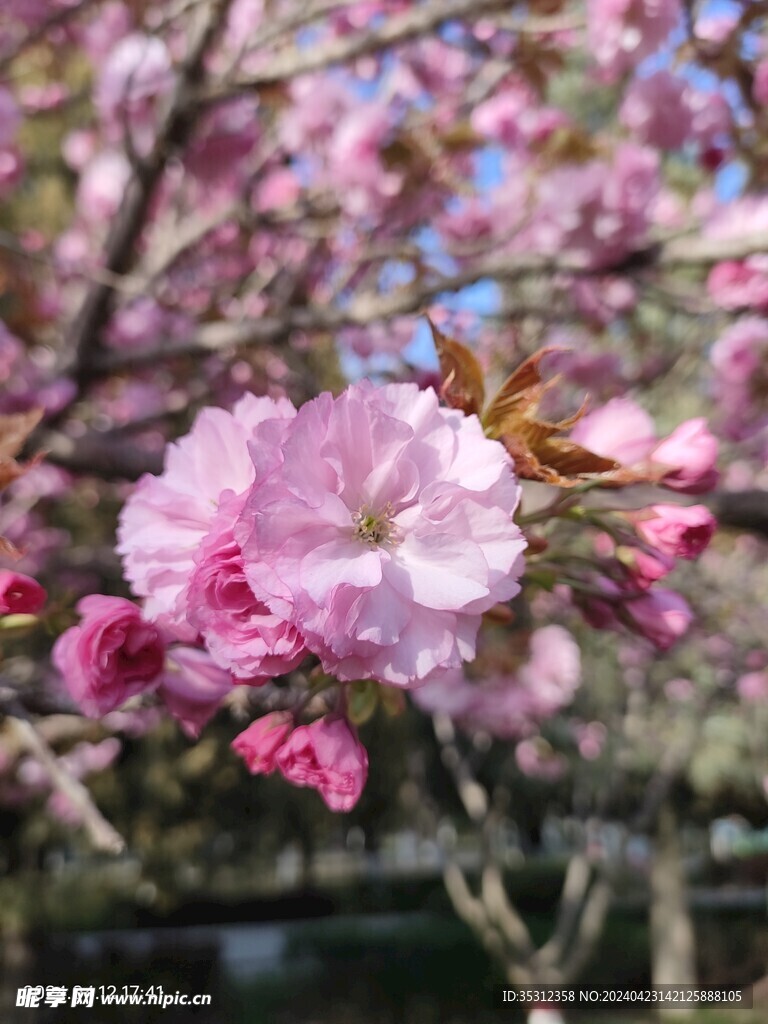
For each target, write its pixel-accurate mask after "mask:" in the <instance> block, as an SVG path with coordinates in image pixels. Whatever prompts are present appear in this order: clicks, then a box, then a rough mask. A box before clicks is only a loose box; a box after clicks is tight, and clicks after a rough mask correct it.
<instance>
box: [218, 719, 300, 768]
mask: <svg viewBox="0 0 768 1024" xmlns="http://www.w3.org/2000/svg"><path fill="white" fill-rule="evenodd" d="M292 728H293V716H292V715H291V713H290V712H289V711H273V712H272V714H270V715H264V717H263V718H257V719H256V721H255V722H251V724H250V725H249V726H248V728H247V729H246V730H245V731H244V732H241V733H240V734H239V736H235V738H234V739H233V740H232V743H231V744H230V746H231V747H232V749H233V750H234V751H235V753H236V754H239V755H240V757H242V759H243V760H244V761H245V763H246V765H247V767H248V771H249V772H250V773H251V774H252V775H269V774H270V773H271V772H273V771H274V770H275V767H276V764H275V755H276V754H277V753H278V751H279V750H280V748H281V747H282V745H283V744H284V743H285V741H286V739H287V738H288V734H289V733H290V731H291V729H292Z"/></svg>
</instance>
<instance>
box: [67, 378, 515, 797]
mask: <svg viewBox="0 0 768 1024" xmlns="http://www.w3.org/2000/svg"><path fill="white" fill-rule="evenodd" d="M519 496H520V486H519V484H518V481H517V479H516V477H515V474H514V470H513V465H512V461H511V459H510V457H509V456H508V455H507V453H506V451H505V450H504V448H503V446H502V445H501V444H499V443H498V442H496V441H492V440H489V439H488V438H486V437H485V435H484V433H483V430H482V427H481V425H480V423H479V421H478V420H477V418H476V417H474V416H465V415H464V414H463V413H461V412H458V411H455V410H449V409H446V408H443V407H441V406H440V405H439V403H438V398H437V395H436V394H435V392H434V391H433V390H432V389H431V388H429V389H426V390H419V389H418V388H417V386H416V385H415V384H392V385H387V386H385V387H379V388H377V387H374V386H373V385H371V384H369V383H368V382H363V383H361V384H358V385H353V386H351V387H349V388H347V390H346V391H345V392H343V393H342V394H341V395H340V396H339V397H338V398H335V399H334V398H333V397H332V396H331V395H330V394H327V393H326V394H322V395H320V396H319V397H318V398H317V399H315V400H313V401H311V402H308V403H306V404H305V405H304V406H302V408H301V409H300V410H299V411H298V412H297V411H296V410H295V409H294V407H293V406H292V405H291V404H290V403H289V402H287V401H285V400H280V401H273V400H272V399H269V398H255V397H254V396H253V395H247V396H245V397H244V398H243V399H241V400H240V401H239V402H238V403H237V405H236V406H235V407H234V409H233V411H232V412H231V413H228V412H225V411H224V410H222V409H204V410H203V411H202V412H201V413H200V414H199V415H198V417H197V419H196V420H195V423H194V425H193V427H192V430H191V431H190V433H189V434H187V435H186V436H185V437H183V438H181V440H179V441H178V442H176V443H175V444H173V445H170V446H169V448H168V452H167V456H166V462H165V470H164V471H163V473H162V474H161V475H160V476H157V477H154V476H146V477H144V478H143V479H142V480H141V481H140V482H139V484H138V486H137V487H136V489H135V491H134V492H133V494H132V495H131V497H130V498H129V499H128V501H127V502H126V504H125V507H124V509H123V512H122V514H121V520H120V527H119V531H118V538H119V544H118V551H119V552H120V554H121V555H122V556H123V560H124V566H125V574H126V578H127V580H128V581H129V583H130V585H131V587H132V589H133V591H134V593H135V594H136V596H137V597H139V598H141V599H143V610H142V609H140V608H139V606H138V605H136V604H134V603H133V602H131V601H127V600H125V599H123V598H118V597H106V596H100V595H93V596H89V597H86V598H84V599H83V600H82V601H81V602H80V604H79V605H78V611H79V612H80V614H81V616H82V621H81V623H80V624H79V625H77V626H74V627H72V628H71V629H69V630H67V631H66V632H65V633H64V634H62V636H61V637H59V639H58V641H57V642H56V645H55V648H54V654H53V660H54V663H55V665H56V667H57V668H58V670H59V671H60V673H61V675H62V677H63V679H64V681H65V683H66V686H67V689H68V691H69V693H70V695H71V696H72V697H73V698H74V700H75V701H76V702H77V703H78V705H79V706H80V708H81V709H82V710H83V712H84V713H85V714H87V715H91V716H103V715H105V714H107V713H108V712H110V711H113V710H114V709H115V708H118V707H120V706H121V705H122V704H123V703H124V702H125V701H126V700H128V699H129V698H131V697H134V696H137V695H139V694H142V693H147V692H149V691H152V692H156V693H157V695H158V696H159V698H160V699H161V700H162V701H163V702H164V703H165V704H166V706H167V708H168V709H169V711H170V712H171V714H173V715H175V716H176V717H177V718H178V719H179V720H180V721H181V722H182V724H183V725H184V726H185V728H186V729H187V731H188V732H190V733H191V734H193V735H194V734H196V733H197V732H199V729H200V727H201V726H202V724H204V722H205V721H206V720H207V719H208V718H209V717H210V716H211V715H212V714H213V712H214V711H215V709H216V707H218V705H219V704H220V703H221V701H222V700H223V699H224V698H225V697H226V696H227V694H228V693H229V692H230V690H231V689H232V686H233V685H234V684H235V683H236V682H237V683H243V684H247V685H251V686H258V685H261V684H263V683H265V682H267V681H269V680H270V679H273V678H274V677H277V676H283V675H286V674H287V673H290V672H291V671H292V670H294V669H296V668H297V667H298V666H299V665H300V664H301V663H302V662H303V661H304V659H305V658H306V657H307V656H308V655H314V656H315V658H316V659H317V660H319V662H320V665H321V666H322V669H323V670H324V671H325V672H326V673H329V674H330V675H331V676H333V677H335V679H336V680H338V681H340V682H341V683H344V682H351V681H354V680H358V679H372V680H376V681H377V682H379V683H382V684H388V685H393V686H400V687H411V686H414V685H416V684H418V683H420V682H421V681H423V680H424V679H425V678H426V677H427V676H429V675H431V674H433V673H435V672H440V671H447V670H458V669H460V667H461V664H462V662H463V661H471V660H472V659H473V658H474V656H475V643H476V638H477V633H478V629H479V626H480V620H481V617H482V615H483V613H484V612H486V611H488V610H489V609H491V608H492V607H493V606H494V605H496V604H497V603H498V602H503V601H507V600H509V599H510V598H512V597H514V595H515V594H517V593H518V591H519V590H520V582H519V578H520V576H521V575H522V572H523V567H524V562H523V552H524V550H525V547H526V541H525V538H524V537H523V534H522V532H521V530H520V529H519V527H518V526H517V525H516V524H515V522H514V520H513V515H514V512H515V510H516V507H517V504H518V501H519ZM344 699H345V697H344V690H343V687H342V689H341V691H340V708H341V710H339V711H337V713H336V714H335V715H332V716H330V717H327V718H321V719H319V720H317V721H316V722H315V723H313V724H311V725H309V726H297V727H296V728H295V729H293V730H292V731H290V730H289V731H290V735H288V733H287V732H286V731H285V728H284V726H286V722H287V720H284V719H283V718H279V719H274V718H273V719H270V720H269V723H267V722H265V723H264V724H263V725H259V724H258V722H257V723H256V727H251V731H248V730H247V731H246V735H247V737H248V738H247V741H246V739H242V742H240V740H238V741H237V742H236V744H235V749H237V750H238V751H241V752H242V750H245V749H247V750H249V751H251V753H250V754H249V756H248V763H249V766H250V767H251V770H253V771H256V770H258V771H269V770H271V768H272V766H273V760H272V759H271V755H270V756H267V755H264V757H265V758H266V760H261V759H260V758H261V756H262V755H261V754H259V757H255V755H253V753H252V751H253V744H254V743H255V742H256V741H257V740H258V749H259V750H260V751H261V749H262V746H263V745H264V744H268V743H272V742H273V741H276V739H277V737H278V736H279V737H280V740H281V742H280V747H279V752H276V753H275V758H274V764H275V765H277V767H279V769H280V771H281V772H282V773H283V775H285V777H286V778H288V779H289V780H290V781H293V782H295V783H297V784H299V785H311V786H314V787H315V788H318V789H319V791H320V793H321V795H322V796H323V798H324V799H325V800H326V802H327V803H328V804H329V806H332V807H334V808H335V809H348V806H351V804H352V803H354V802H355V801H356V800H357V797H358V796H359V793H360V790H361V788H362V782H361V779H364V775H365V771H364V767H365V763H366V762H365V757H364V751H362V748H361V747H360V745H359V741H358V740H357V739H356V736H355V735H354V733H353V731H352V730H351V727H350V726H349V724H348V723H347V721H346V718H345V716H344V712H343V705H344ZM278 721H279V722H280V723H281V725H280V729H279V730H277V727H276V726H275V724H274V723H275V722H278ZM270 723H271V724H270ZM284 733H285V735H283V734H284ZM243 744H245V746H243ZM248 744H250V745H248ZM361 751H362V753H361ZM254 758H255V759H254ZM348 762H349V764H352V763H354V764H355V765H357V768H355V770H354V771H352V768H349V770H348V768H347V767H345V766H346V765H347V763H348ZM254 766H255V767H254ZM334 772H335V773H337V775H338V777H337V775H334ZM350 772H351V773H352V775H353V776H354V779H353V781H352V782H350V777H349V776H350ZM329 773H330V775H329ZM338 773H341V774H338Z"/></svg>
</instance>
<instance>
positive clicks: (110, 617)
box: [52, 594, 165, 718]
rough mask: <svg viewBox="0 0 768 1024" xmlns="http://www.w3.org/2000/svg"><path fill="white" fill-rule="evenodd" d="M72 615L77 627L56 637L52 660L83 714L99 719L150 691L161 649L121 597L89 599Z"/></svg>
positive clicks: (152, 629)
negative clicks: (78, 619)
mask: <svg viewBox="0 0 768 1024" xmlns="http://www.w3.org/2000/svg"><path fill="white" fill-rule="evenodd" d="M77 610H78V612H79V613H80V614H81V615H82V616H83V621H82V622H81V623H80V625H79V626H72V628H71V629H68V630H66V632H64V633H62V635H61V636H60V637H59V638H58V640H57V641H56V643H55V644H54V647H53V653H52V659H53V663H54V665H55V666H56V668H57V669H58V670H59V672H61V675H62V676H63V678H64V682H65V684H66V687H67V689H68V691H69V693H70V694H71V696H72V697H73V699H74V700H75V701H76V702H77V704H78V705H79V706H80V709H81V710H82V711H83V713H84V714H86V715H88V716H89V717H91V718H99V717H100V716H102V715H105V714H107V712H109V711H114V709H115V708H117V707H119V706H120V705H121V704H124V703H125V702H126V701H127V700H128V698H129V697H134V696H136V694H138V693H143V692H144V691H145V690H148V689H151V688H152V687H154V685H155V684H156V683H157V681H158V677H159V675H160V672H161V671H162V668H163V659H164V654H165V651H164V645H163V641H162V639H161V638H160V633H159V632H158V630H157V629H156V628H155V626H153V625H151V623H148V622H145V621H144V619H142V617H141V611H140V610H139V608H137V606H136V605H135V604H132V603H131V602H130V601H126V600H125V599H124V598H122V597H105V596H103V595H101V594H91V595H89V596H88V597H84V598H83V599H82V600H81V601H80V602H79V603H78V605H77Z"/></svg>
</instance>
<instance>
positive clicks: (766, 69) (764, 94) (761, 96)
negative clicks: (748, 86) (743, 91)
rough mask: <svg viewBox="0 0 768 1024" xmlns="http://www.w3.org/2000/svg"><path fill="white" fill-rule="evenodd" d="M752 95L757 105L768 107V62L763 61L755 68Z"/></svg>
mask: <svg viewBox="0 0 768 1024" xmlns="http://www.w3.org/2000/svg"><path fill="white" fill-rule="evenodd" d="M752 95H753V96H754V98H755V101H756V102H757V103H762V104H763V105H765V106H768V60H761V61H760V62H759V63H758V65H757V67H756V68H755V77H754V81H753V83H752Z"/></svg>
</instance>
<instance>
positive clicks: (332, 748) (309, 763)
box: [275, 717, 368, 811]
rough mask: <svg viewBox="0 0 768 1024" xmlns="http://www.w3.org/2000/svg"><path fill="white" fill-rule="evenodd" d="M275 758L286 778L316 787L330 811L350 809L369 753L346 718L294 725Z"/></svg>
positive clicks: (364, 775)
mask: <svg viewBox="0 0 768 1024" xmlns="http://www.w3.org/2000/svg"><path fill="white" fill-rule="evenodd" d="M275 761H276V763H277V767H278V768H279V769H280V771H281V772H282V773H283V775H284V776H285V778H286V779H288V781H289V782H292V783H293V784H294V785H295V786H311V787H312V788H313V789H317V790H318V792H319V793H320V796H321V797H322V798H323V800H325V802H326V804H327V805H328V807H330V809H331V810H332V811H351V810H352V808H353V807H354V806H355V804H356V803H357V801H358V800H359V799H360V794H361V793H362V791H363V787H364V786H365V781H366V779H367V778H368V754H367V752H366V749H365V747H364V746H363V745H362V743H361V742H360V740H359V739H358V738H357V733H356V731H355V730H354V728H353V727H352V726H350V724H349V722H347V720H346V719H345V718H331V717H326V718H319V719H317V721H315V722H312V724H311V725H303V726H300V727H299V728H298V729H294V731H293V732H292V733H291V735H290V737H289V739H288V741H287V742H286V743H285V744H284V745H283V746H282V747H281V748H280V750H279V751H278V752H277V755H276V758H275Z"/></svg>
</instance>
